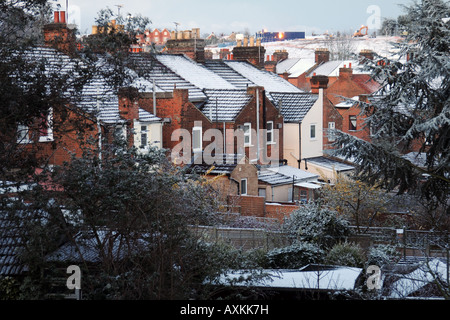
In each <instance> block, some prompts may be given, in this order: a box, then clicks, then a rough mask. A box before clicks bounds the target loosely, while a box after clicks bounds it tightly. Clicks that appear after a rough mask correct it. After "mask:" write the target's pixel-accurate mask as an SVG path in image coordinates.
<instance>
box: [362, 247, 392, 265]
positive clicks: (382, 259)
mask: <svg viewBox="0 0 450 320" xmlns="http://www.w3.org/2000/svg"><path fill="white" fill-rule="evenodd" d="M399 257H400V254H399V252H398V251H397V250H396V248H395V247H394V246H391V245H378V246H374V247H372V248H370V250H369V253H368V256H367V264H368V265H376V266H379V267H382V266H384V265H386V264H389V263H392V262H395V261H397V260H398V258H399Z"/></svg>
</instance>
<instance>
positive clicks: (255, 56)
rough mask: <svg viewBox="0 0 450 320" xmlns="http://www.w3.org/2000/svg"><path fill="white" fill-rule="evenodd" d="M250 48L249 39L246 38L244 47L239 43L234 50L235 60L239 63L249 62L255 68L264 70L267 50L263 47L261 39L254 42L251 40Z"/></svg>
mask: <svg viewBox="0 0 450 320" xmlns="http://www.w3.org/2000/svg"><path fill="white" fill-rule="evenodd" d="M250 44H251V45H250V46H249V43H248V40H247V38H244V45H243V46H242V43H241V42H238V45H237V46H236V47H234V48H233V58H234V60H238V61H248V62H250V63H251V64H253V65H254V66H256V67H258V68H260V69H263V68H264V57H265V53H266V49H265V48H264V47H263V46H261V41H260V39H257V40H256V43H255V41H254V40H252V39H250Z"/></svg>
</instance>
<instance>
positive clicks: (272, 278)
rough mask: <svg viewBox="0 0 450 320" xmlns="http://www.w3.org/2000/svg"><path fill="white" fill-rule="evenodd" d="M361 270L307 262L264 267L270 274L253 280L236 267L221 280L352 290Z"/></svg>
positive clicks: (296, 287) (271, 285) (261, 285)
mask: <svg viewBox="0 0 450 320" xmlns="http://www.w3.org/2000/svg"><path fill="white" fill-rule="evenodd" d="M361 272H362V269H361V268H353V267H345V266H315V265H308V266H306V267H304V268H301V269H280V270H277V269H266V270H262V274H263V275H267V277H262V278H261V279H259V278H254V280H252V278H251V277H250V276H251V273H250V272H246V271H234V272H229V273H227V274H225V275H222V276H221V277H220V278H219V280H218V282H219V283H220V284H227V283H228V282H229V281H230V280H232V281H233V285H236V286H245V287H260V288H261V287H267V288H290V289H314V290H353V289H354V288H355V283H356V280H357V278H358V277H359V276H360V274H361ZM247 279H250V280H247ZM234 281H236V283H235V282H234Z"/></svg>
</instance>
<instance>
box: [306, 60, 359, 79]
mask: <svg viewBox="0 0 450 320" xmlns="http://www.w3.org/2000/svg"><path fill="white" fill-rule="evenodd" d="M350 64H351V67H352V69H353V74H365V73H367V72H364V71H363V66H362V65H360V63H359V61H358V60H332V61H328V62H324V63H322V64H321V65H319V66H318V67H317V68H314V69H312V70H311V71H310V72H309V73H308V75H307V77H312V76H313V75H314V73H315V74H316V75H318V76H328V77H339V69H340V68H344V66H345V67H347V68H349V67H350Z"/></svg>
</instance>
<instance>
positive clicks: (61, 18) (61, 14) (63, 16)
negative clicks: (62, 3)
mask: <svg viewBox="0 0 450 320" xmlns="http://www.w3.org/2000/svg"><path fill="white" fill-rule="evenodd" d="M59 21H60V22H61V23H66V12H65V11H60V12H59Z"/></svg>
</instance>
